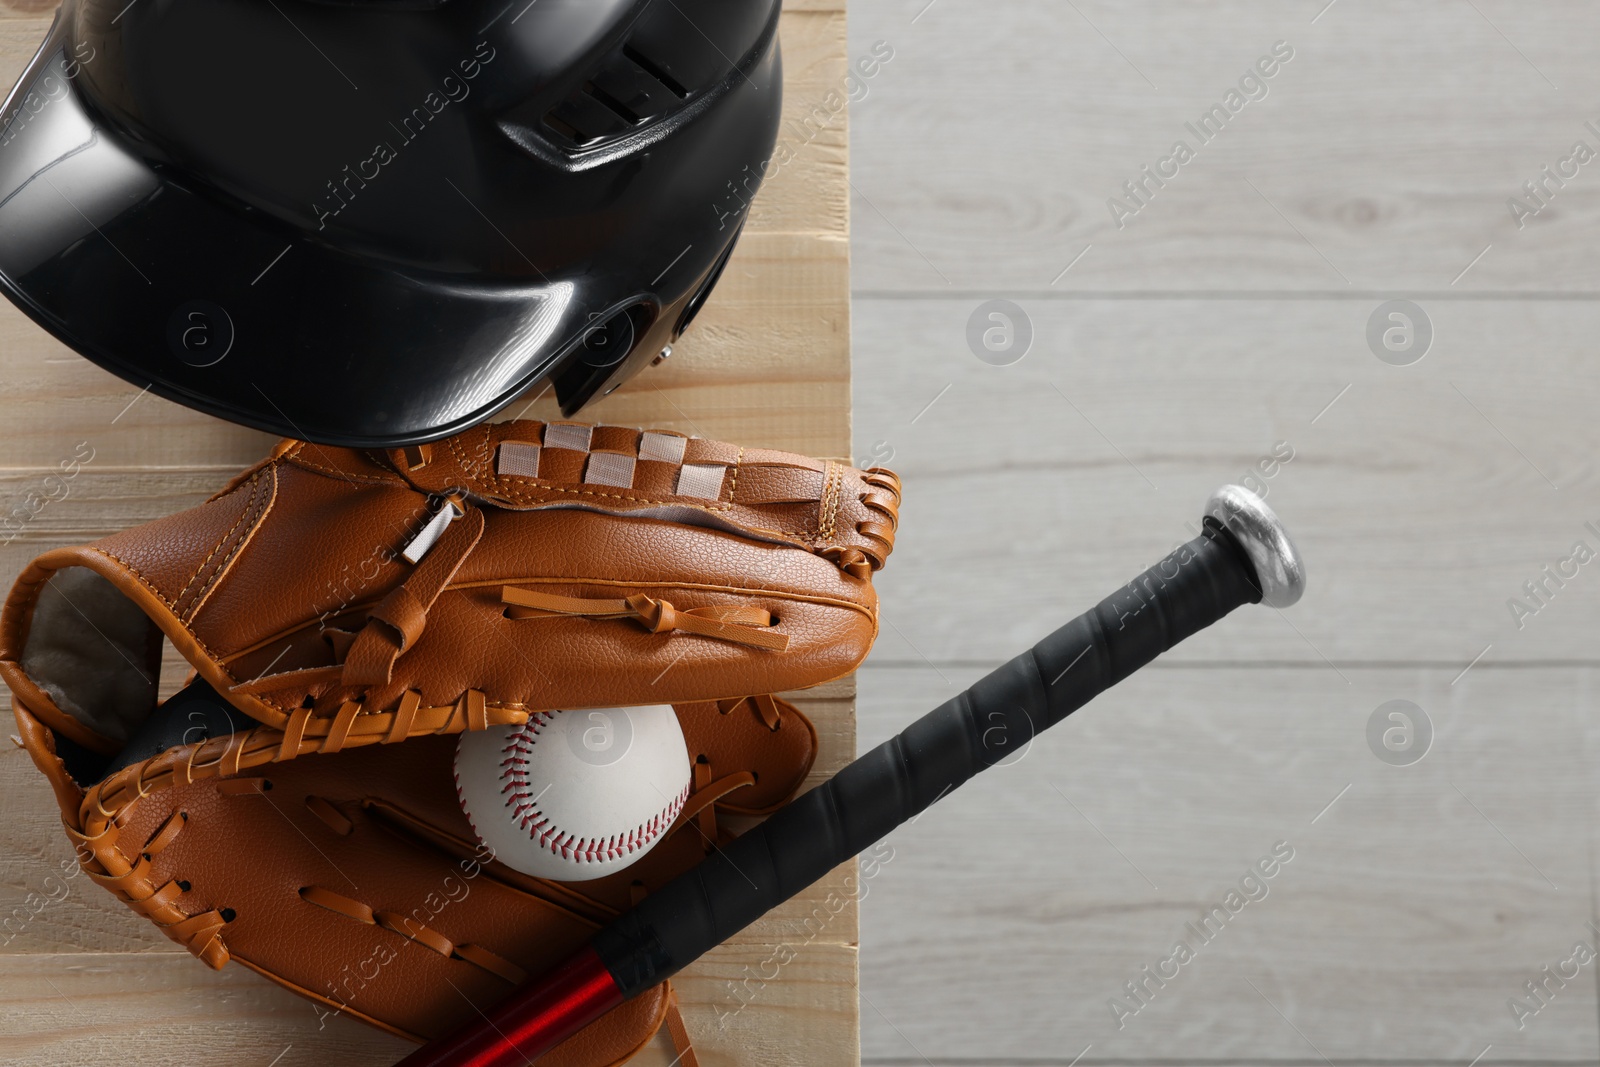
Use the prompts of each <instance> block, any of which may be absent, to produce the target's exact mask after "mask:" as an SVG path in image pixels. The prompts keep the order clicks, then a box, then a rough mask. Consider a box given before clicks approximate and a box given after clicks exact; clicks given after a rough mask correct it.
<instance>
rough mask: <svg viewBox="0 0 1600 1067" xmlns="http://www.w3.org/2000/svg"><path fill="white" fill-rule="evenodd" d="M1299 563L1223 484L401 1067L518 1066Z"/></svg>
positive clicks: (1268, 591) (1260, 515)
mask: <svg viewBox="0 0 1600 1067" xmlns="http://www.w3.org/2000/svg"><path fill="white" fill-rule="evenodd" d="M1304 589H1305V570H1304V567H1303V566H1302V564H1301V562H1300V557H1299V553H1298V552H1297V551H1296V550H1295V547H1294V543H1293V542H1292V541H1291V540H1290V539H1289V535H1288V533H1287V532H1286V531H1285V530H1284V528H1283V525H1282V523H1280V522H1279V521H1278V518H1277V516H1276V515H1274V514H1273V513H1272V511H1271V509H1269V508H1268V507H1267V505H1266V504H1265V503H1264V502H1262V500H1261V499H1260V498H1259V497H1257V496H1256V495H1255V494H1254V493H1251V492H1250V491H1249V490H1247V489H1244V488H1242V487H1240V486H1236V485H1229V486H1224V487H1223V488H1221V489H1219V490H1217V492H1215V493H1213V494H1212V496H1211V499H1210V500H1209V501H1208V502H1207V505H1206V515H1205V518H1204V520H1203V529H1202V531H1201V533H1200V536H1198V537H1196V538H1195V539H1194V540H1192V541H1190V542H1188V543H1187V544H1185V545H1181V546H1179V547H1178V548H1177V549H1175V550H1173V552H1171V553H1170V554H1169V555H1167V557H1166V558H1165V559H1163V560H1162V561H1161V562H1160V563H1157V564H1156V565H1155V566H1154V567H1151V568H1150V569H1149V570H1147V571H1145V572H1144V573H1143V574H1141V575H1140V576H1139V577H1137V578H1135V579H1134V580H1133V581H1131V582H1129V583H1128V584H1127V585H1125V586H1123V587H1122V588H1121V589H1119V590H1117V591H1116V592H1115V593H1113V594H1111V596H1109V597H1107V598H1106V599H1104V600H1102V601H1101V602H1100V603H1099V604H1098V605H1097V606H1096V607H1095V608H1094V609H1093V610H1092V611H1089V612H1086V613H1085V614H1083V615H1080V616H1079V617H1078V618H1076V619H1074V620H1073V621H1072V622H1069V623H1067V625H1065V626H1063V627H1062V628H1061V629H1059V630H1057V631H1056V632H1055V633H1053V634H1051V635H1050V636H1049V637H1046V638H1045V639H1044V640H1043V641H1040V642H1039V643H1038V644H1037V645H1035V646H1034V647H1033V648H1031V649H1029V650H1028V651H1027V652H1024V653H1023V654H1022V655H1020V656H1018V657H1016V658H1015V659H1013V660H1012V661H1011V662H1009V663H1007V664H1005V665H1004V666H1002V667H1000V668H999V669H998V670H996V671H994V672H993V673H992V674H990V675H988V676H987V677H986V678H984V679H983V680H982V681H980V682H978V683H977V684H976V685H974V686H973V687H972V688H971V689H968V690H967V691H966V692H964V693H962V694H961V695H959V696H957V697H955V698H954V699H952V700H949V701H947V702H946V703H945V704H943V705H942V706H941V707H939V708H937V709H935V710H934V711H932V712H930V713H928V714H927V715H925V716H923V717H922V718H921V719H918V720H917V721H916V722H914V723H912V724H911V725H910V726H908V727H907V728H906V729H905V730H904V731H902V732H901V733H900V734H898V735H897V736H895V737H892V738H890V739H889V740H888V741H885V742H884V743H883V744H881V745H879V746H878V747H877V748H875V749H873V750H872V751H871V752H868V753H866V754H865V755H863V756H862V757H861V758H859V759H857V760H856V761H855V762H854V763H851V764H850V765H849V766H847V767H845V768H844V769H843V770H841V771H840V772H839V773H838V774H836V775H834V776H833V778H831V779H829V780H828V781H827V782H824V783H823V784H822V785H819V786H817V787H816V788H815V789H813V790H811V791H810V792H808V793H806V794H805V795H804V796H801V797H799V798H797V799H796V800H795V801H793V802H792V803H790V804H789V805H787V806H786V807H784V808H783V809H781V810H780V811H778V812H777V814H775V815H773V816H772V817H771V818H769V819H767V820H766V821H765V822H763V823H762V824H761V825H759V826H757V827H756V828H755V829H753V830H750V831H749V832H747V833H745V834H743V835H741V836H740V837H738V838H737V839H736V840H734V841H733V842H732V843H731V844H730V845H728V847H726V848H724V849H721V850H719V851H716V852H713V853H712V854H711V855H709V856H707V857H706V859H705V860H704V861H702V862H701V863H700V864H699V865H698V866H696V867H694V868H693V869H692V870H689V871H687V872H685V873H684V874H682V875H680V876H679V877H678V878H676V879H674V880H673V881H671V882H668V883H667V884H666V885H665V886H662V887H661V888H660V889H658V890H656V891H655V892H653V893H651V894H650V895H649V896H648V897H646V898H645V899H644V900H643V901H642V902H641V903H640V904H639V905H638V906H637V907H636V908H634V909H633V911H631V912H629V913H628V914H626V915H624V916H622V917H621V918H619V919H618V920H616V921H615V922H613V923H612V924H611V925H610V926H608V927H606V928H605V929H603V930H601V931H600V932H599V933H598V934H596V935H595V936H594V938H593V939H592V940H591V941H590V942H589V944H588V945H587V946H585V947H584V948H583V949H580V950H579V951H578V952H577V953H576V954H574V955H573V956H572V957H570V958H569V959H568V960H567V961H566V962H564V963H563V964H562V965H561V966H559V967H557V968H556V969H555V970H554V971H553V972H552V973H550V974H548V975H546V976H544V977H543V978H541V979H538V980H536V981H534V982H531V983H529V984H528V985H526V986H524V987H523V988H522V989H520V990H518V991H517V992H515V993H513V994H512V995H511V996H510V997H509V998H508V999H507V1000H505V1001H504V1002H503V1003H501V1004H500V1005H499V1006H497V1007H496V1008H495V1009H494V1010H493V1011H491V1012H489V1013H488V1014H487V1015H486V1016H485V1017H484V1018H483V1019H481V1020H479V1021H477V1022H475V1023H473V1024H470V1025H468V1026H466V1027H464V1028H463V1029H461V1030H460V1031H458V1032H457V1033H455V1034H452V1035H450V1036H448V1037H446V1038H443V1039H441V1040H439V1041H436V1042H434V1043H432V1044H430V1045H427V1046H425V1047H423V1048H421V1049H418V1050H417V1051H416V1052H414V1053H413V1054H411V1055H410V1056H407V1057H406V1058H405V1059H404V1060H402V1061H401V1063H400V1065H399V1067H513V1065H522V1064H526V1063H528V1062H530V1061H531V1060H534V1059H535V1058H537V1057H539V1056H541V1055H543V1054H544V1053H546V1052H548V1051H549V1050H550V1049H552V1048H554V1047H555V1046H556V1045H558V1044H559V1043H560V1042H562V1041H563V1040H565V1039H566V1038H568V1037H570V1036H571V1035H573V1034H575V1033H576V1032H577V1031H579V1030H581V1029H582V1028H583V1027H584V1026H587V1025H588V1024H589V1023H591V1022H593V1021H594V1020H595V1019H598V1018H599V1017H600V1016H601V1015H603V1014H605V1013H606V1012H607V1011H609V1010H610V1009H612V1008H614V1007H616V1006H617V1005H619V1004H621V1003H622V1002H623V1001H625V1000H627V999H628V998H630V997H633V996H636V995H638V994H639V993H642V992H644V991H645V990H647V989H649V988H651V987H652V986H655V985H656V984H658V983H660V982H661V981H663V980H664V979H667V978H670V977H672V976H673V975H674V974H676V973H677V972H678V971H680V970H682V969H683V968H684V967H686V966H688V965H689V964H690V963H692V962H694V961H695V960H696V959H697V958H699V957H700V956H701V955H703V954H704V953H706V952H708V951H709V950H711V949H712V948H715V947H716V946H717V945H719V944H721V943H722V942H723V941H725V940H727V939H728V938H729V937H731V936H732V935H733V934H735V933H737V932H738V931H740V930H742V929H744V928H745V927H746V926H748V925H750V924H751V923H753V922H755V920H756V919H758V918H760V917H761V916H762V915H763V914H764V913H765V912H767V911H768V910H770V909H771V908H774V907H776V906H777V905H779V904H781V903H783V902H784V901H786V900H788V899H789V898H790V897H793V896H794V895H795V894H797V893H799V892H800V891H801V890H803V889H805V888H806V887H807V886H809V885H811V884H812V883H813V882H816V881H817V880H819V879H821V878H822V877H823V876H824V875H826V874H827V873H828V872H829V871H831V870H832V869H833V868H834V867H836V866H838V865H839V864H840V863H843V862H844V861H846V860H848V859H850V858H851V857H852V856H855V855H857V854H858V853H860V852H862V851H863V850H865V849H866V848H868V847H869V846H871V845H872V844H874V843H875V842H877V841H879V840H881V839H882V838H883V837H884V836H886V835H887V834H888V833H889V832H890V831H892V830H893V829H895V827H897V826H900V825H901V824H902V823H904V822H906V821H908V820H910V819H912V818H914V817H915V816H916V815H917V814H919V813H920V812H922V811H924V810H925V809H927V808H928V807H929V806H930V805H932V804H933V803H934V802H935V801H936V800H939V799H940V798H942V797H943V796H944V795H945V794H947V793H949V792H951V791H952V790H954V789H955V788H956V787H957V786H960V785H961V784H962V783H963V782H965V781H967V779H969V778H971V777H972V776H973V775H975V774H977V773H978V772H979V771H982V770H984V769H986V768H988V767H992V766H994V765H995V764H997V763H999V762H1001V761H1002V760H1004V759H1006V758H1007V757H1008V756H1010V755H1011V754H1013V753H1015V752H1017V751H1019V750H1020V749H1021V748H1022V747H1023V746H1025V745H1026V744H1027V743H1028V742H1029V741H1031V740H1032V739H1033V737H1034V736H1035V735H1036V734H1037V733H1039V732H1040V731H1042V730H1047V729H1049V728H1050V727H1051V726H1054V725H1055V724H1056V723H1058V722H1060V721H1061V720H1062V719H1064V718H1066V717H1067V716H1068V715H1069V714H1071V713H1072V712H1074V711H1076V710H1077V709H1078V708H1080V707H1082V706H1083V705H1084V704H1086V703H1088V702H1089V701H1090V700H1092V699H1094V698H1095V697H1096V696H1098V695H1099V694H1100V693H1102V692H1104V691H1105V690H1107V689H1109V688H1110V687H1111V686H1113V685H1116V684H1117V683H1118V682H1120V681H1122V680H1123V679H1124V678H1126V677H1128V675H1130V674H1132V673H1133V672H1134V671H1136V670H1138V669H1139V668H1140V667H1143V666H1144V665H1145V664H1147V663H1149V662H1150V661H1151V660H1153V659H1155V658H1156V657H1157V656H1159V655H1160V654H1161V653H1162V652H1165V651H1166V650H1167V649H1169V648H1171V647H1172V646H1173V645H1175V644H1177V643H1178V642H1180V641H1182V640H1183V639H1184V638H1186V637H1189V636H1191V635H1192V634H1195V633H1198V632H1199V631H1200V630H1203V629H1205V628H1206V627H1207V626H1210V625H1211V624H1212V623H1214V622H1216V621H1218V620H1219V619H1221V618H1222V617H1223V616H1224V615H1227V614H1228V613H1229V612H1230V611H1232V610H1233V609H1235V608H1237V607H1239V606H1241V605H1243V604H1255V603H1265V604H1267V605H1269V606H1272V607H1278V608H1283V607H1288V606H1289V605H1290V604H1293V603H1294V602H1295V601H1297V600H1298V599H1300V595H1301V593H1302V592H1303V591H1304Z"/></svg>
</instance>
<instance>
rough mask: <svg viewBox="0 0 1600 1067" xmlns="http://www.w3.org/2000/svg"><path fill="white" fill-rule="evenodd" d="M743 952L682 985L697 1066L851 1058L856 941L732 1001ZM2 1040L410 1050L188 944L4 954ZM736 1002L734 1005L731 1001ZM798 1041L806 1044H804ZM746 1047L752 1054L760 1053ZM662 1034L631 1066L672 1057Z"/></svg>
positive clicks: (175, 1051)
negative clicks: (184, 949)
mask: <svg viewBox="0 0 1600 1067" xmlns="http://www.w3.org/2000/svg"><path fill="white" fill-rule="evenodd" d="M745 956H746V952H744V951H741V950H740V949H738V948H732V947H730V948H724V949H719V950H717V951H716V952H713V953H711V954H710V955H709V956H708V957H706V959H705V960H704V961H703V962H702V963H701V964H700V965H698V966H697V967H696V968H695V971H694V973H693V975H690V976H686V977H685V978H683V979H682V980H680V982H679V983H678V995H679V998H680V1001H681V1003H682V1005H683V1010H684V1014H685V1020H686V1023H687V1025H688V1028H689V1031H690V1036H691V1038H692V1039H693V1041H694V1043H695V1051H696V1054H697V1055H698V1056H699V1057H700V1062H701V1063H702V1064H705V1067H736V1065H743V1064H747V1063H752V1062H758V1063H763V1064H773V1065H776V1067H805V1065H809V1064H812V1063H845V1062H850V1061H853V1060H854V1059H855V1056H856V1046H855V997H854V988H855V970H856V950H855V948H854V947H853V946H850V945H840V944H832V943H824V942H821V941H818V942H817V943H815V944H813V945H810V946H807V948H806V949H805V950H804V951H803V952H802V953H801V954H800V955H798V956H796V957H795V959H794V960H793V961H792V962H791V963H790V964H789V965H788V966H787V967H785V968H784V969H783V971H782V972H781V973H780V974H779V975H778V977H776V978H775V979H773V980H772V981H771V982H770V983H769V984H768V986H767V988H765V989H763V990H761V991H760V993H759V994H757V995H748V994H747V995H746V996H745V998H744V999H743V1000H740V999H738V998H736V997H735V996H734V994H733V993H732V992H730V990H729V987H730V984H732V983H735V982H739V981H742V980H743V968H744V966H745ZM0 991H3V992H4V995H5V1001H6V1011H5V1012H4V1013H0V1045H3V1047H4V1048H5V1050H6V1058H7V1061H8V1062H16V1063H29V1064H38V1065H40V1067H69V1065H70V1067H82V1065H83V1064H86V1063H118V1064H126V1065H127V1067H145V1065H150V1067H154V1065H157V1064H169V1063H172V1062H173V1060H174V1058H175V1057H176V1058H180V1059H181V1060H182V1061H183V1062H186V1063H246V1064H250V1063H258V1064H263V1065H266V1064H271V1065H272V1067H299V1065H308V1064H316V1065H321V1064H329V1063H338V1064H350V1065H354V1067H365V1065H372V1067H378V1065H382V1064H390V1063H394V1062H395V1061H396V1060H398V1059H399V1058H400V1057H402V1056H404V1055H405V1054H406V1053H407V1052H409V1051H411V1050H412V1049H413V1048H415V1047H416V1046H414V1045H412V1044H410V1043H409V1042H407V1041H403V1040H401V1039H400V1038H397V1037H393V1036H391V1035H389V1034H385V1033H382V1032H380V1031H377V1030H374V1029H372V1028H370V1027H367V1026H364V1025H362V1024H360V1023H357V1022H353V1021H351V1020H348V1019H342V1018H331V1019H327V1020H322V1019H321V1018H320V1017H319V1016H318V1015H317V1013H316V1012H315V1011H313V1009H312V1005H311V1004H310V1003H309V1002H307V1001H305V1000H302V999H300V998H299V997H297V996H295V995H293V994H292V993H289V992H287V991H286V990H283V989H279V988H278V987H277V986H275V985H272V984H271V983H269V982H265V981H263V980H261V979H260V978H258V977H257V976H256V975H254V974H251V973H250V972H248V971H246V970H244V969H243V968H241V967H229V968H226V969H224V970H222V971H219V972H212V971H209V970H207V969H206V968H204V967H200V966H197V965H196V964H195V961H194V960H192V959H190V958H189V957H188V954H187V953H182V954H173V953H160V954H149V953H146V954H137V953H132V952H105V953H79V954H76V955H70V954H69V955H62V954H47V955H5V956H0ZM741 1004H743V1007H742V1008H741V1007H740V1005H741ZM802 1038H803V1040H802ZM754 1057H759V1059H756V1058H754ZM674 1060H675V1056H674V1054H673V1053H672V1051H671V1049H670V1046H669V1045H668V1044H667V1043H666V1040H665V1038H664V1037H658V1038H657V1040H656V1042H655V1043H654V1044H652V1045H651V1046H649V1047H647V1048H645V1049H644V1050H643V1051H642V1052H641V1053H640V1054H639V1055H638V1056H636V1057H635V1058H634V1059H633V1060H632V1061H631V1062H632V1063H634V1064H636V1065H638V1067H671V1065H672V1064H673V1062H674Z"/></svg>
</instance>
